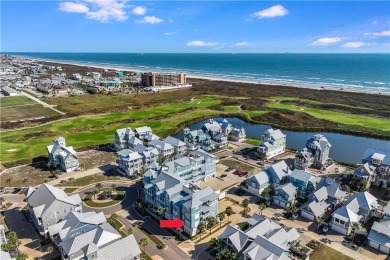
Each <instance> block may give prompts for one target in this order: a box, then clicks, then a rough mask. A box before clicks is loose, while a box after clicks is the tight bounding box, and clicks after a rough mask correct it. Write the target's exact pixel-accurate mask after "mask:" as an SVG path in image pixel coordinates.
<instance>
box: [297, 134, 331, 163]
mask: <svg viewBox="0 0 390 260" xmlns="http://www.w3.org/2000/svg"><path fill="white" fill-rule="evenodd" d="M331 146H332V145H331V144H330V143H329V141H328V139H326V138H325V136H323V135H320V134H317V135H314V136H313V137H311V138H309V139H308V140H307V141H306V145H305V147H304V148H303V149H302V150H299V151H298V152H297V153H296V155H295V160H294V166H295V168H297V169H301V170H305V169H307V168H308V167H314V168H318V169H323V168H326V167H327V166H328V163H329V162H328V161H329V160H330V159H329V151H330V147H331Z"/></svg>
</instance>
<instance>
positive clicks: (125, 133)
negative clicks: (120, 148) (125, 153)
mask: <svg viewBox="0 0 390 260" xmlns="http://www.w3.org/2000/svg"><path fill="white" fill-rule="evenodd" d="M115 133H116V135H117V136H119V137H120V138H123V137H127V138H128V137H129V136H131V135H134V132H133V131H132V130H131V128H130V127H126V128H121V129H117V130H116V131H115Z"/></svg>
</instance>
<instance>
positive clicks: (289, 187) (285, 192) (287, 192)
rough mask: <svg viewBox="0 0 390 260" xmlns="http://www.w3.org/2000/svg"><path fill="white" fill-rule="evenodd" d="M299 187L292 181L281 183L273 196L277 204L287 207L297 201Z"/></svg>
mask: <svg viewBox="0 0 390 260" xmlns="http://www.w3.org/2000/svg"><path fill="white" fill-rule="evenodd" d="M297 190H298V189H297V187H295V186H294V185H293V184H291V183H286V184H283V185H280V186H279V187H277V188H276V189H275V194H274V196H273V197H272V198H273V203H274V204H275V205H278V206H281V207H282V208H286V207H288V206H290V205H292V204H294V203H295V201H296V198H297V194H298V191H297Z"/></svg>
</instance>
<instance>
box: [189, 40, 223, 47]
mask: <svg viewBox="0 0 390 260" xmlns="http://www.w3.org/2000/svg"><path fill="white" fill-rule="evenodd" d="M217 44H218V43H216V42H204V41H199V40H197V41H191V42H187V46H192V47H207V46H215V45H217Z"/></svg>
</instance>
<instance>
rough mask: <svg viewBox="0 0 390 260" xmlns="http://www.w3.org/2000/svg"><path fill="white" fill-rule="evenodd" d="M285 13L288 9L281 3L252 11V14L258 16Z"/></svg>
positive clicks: (283, 14)
mask: <svg viewBox="0 0 390 260" xmlns="http://www.w3.org/2000/svg"><path fill="white" fill-rule="evenodd" d="M286 14H288V11H287V9H286V8H284V7H283V6H282V5H274V6H272V7H270V8H267V9H264V10H261V11H258V12H256V13H254V15H255V16H256V17H259V18H272V17H277V16H285V15H286Z"/></svg>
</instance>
